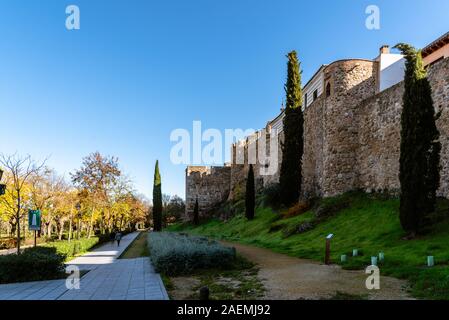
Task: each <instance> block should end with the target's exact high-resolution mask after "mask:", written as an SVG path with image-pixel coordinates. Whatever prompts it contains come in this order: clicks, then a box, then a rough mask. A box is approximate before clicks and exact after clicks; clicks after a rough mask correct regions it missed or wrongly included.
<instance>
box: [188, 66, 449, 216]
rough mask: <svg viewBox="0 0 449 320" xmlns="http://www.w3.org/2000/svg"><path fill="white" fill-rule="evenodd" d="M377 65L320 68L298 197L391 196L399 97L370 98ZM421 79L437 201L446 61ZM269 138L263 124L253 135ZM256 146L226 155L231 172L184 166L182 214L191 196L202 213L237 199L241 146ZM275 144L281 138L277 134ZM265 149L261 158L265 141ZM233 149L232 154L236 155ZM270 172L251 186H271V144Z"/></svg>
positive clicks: (447, 89)
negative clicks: (432, 128)
mask: <svg viewBox="0 0 449 320" xmlns="http://www.w3.org/2000/svg"><path fill="white" fill-rule="evenodd" d="M377 72H378V65H377V62H374V61H367V60H343V61H337V62H334V63H333V64H331V65H329V66H328V67H326V68H325V70H324V83H325V84H326V85H327V83H330V85H331V93H330V95H329V96H326V94H325V93H324V94H323V95H321V96H320V97H319V98H318V99H317V100H316V101H314V102H313V103H312V104H311V105H310V106H309V107H308V108H306V110H305V111H304V156H303V160H302V165H303V190H302V196H303V197H314V196H325V197H327V196H334V195H338V194H341V193H344V192H346V191H349V190H354V189H363V190H365V191H367V192H372V191H388V192H390V193H397V192H398V191H399V189H400V185H399V154H400V128H401V123H400V122H401V111H402V96H403V94H404V84H403V83H399V84H397V85H395V86H393V87H391V88H389V89H387V90H385V91H383V92H381V93H378V92H377V88H378V86H377V79H378V75H377ZM428 78H429V81H430V84H431V86H432V94H433V99H434V104H435V108H436V111H437V112H441V117H440V119H439V120H438V122H437V126H438V129H439V130H440V140H441V143H442V153H441V167H442V170H441V186H440V189H439V191H438V195H439V196H444V197H446V198H449V58H448V59H445V60H442V61H440V62H438V63H436V64H434V65H432V66H431V67H430V68H429V71H428ZM262 135H266V136H268V137H269V135H270V126H269V125H267V128H265V129H264V130H262V131H261V132H259V134H258V135H257V137H258V138H260V137H261V136H262ZM258 138H256V140H251V139H247V140H246V141H242V142H240V144H239V145H240V146H241V147H240V148H238V149H235V146H234V150H233V159H232V160H233V161H232V165H231V167H224V168H221V169H220V168H212V170H211V171H210V172H209V171H208V170H210V169H205V168H204V167H189V168H188V169H187V176H186V198H187V199H186V212H187V213H188V214H189V213H191V212H192V211H193V206H194V203H195V198H196V195H198V197H199V200H200V207H201V209H202V210H201V211H202V212H206V211H207V210H208V208H211V207H212V206H213V205H215V204H217V203H218V202H220V201H223V199H228V200H234V199H236V198H238V197H239V196H241V195H242V193H244V187H245V182H246V177H247V172H248V158H247V157H248V155H247V152H248V146H249V145H251V143H254V141H257V139H258ZM277 138H278V140H279V142H281V141H282V139H283V134H282V133H281V134H280V135H279V136H278V137H277ZM266 141H267V146H266V147H267V150H268V152H269V145H268V144H269V139H267V140H266ZM238 150H240V151H238ZM238 152H243V155H244V159H245V161H244V164H236V158H235V155H236V153H238ZM278 153H279V162H278V165H279V166H278V170H277V171H276V173H275V174H274V175H272V176H260V174H259V169H260V164H256V165H255V166H254V168H255V177H256V184H257V186H258V188H261V187H262V186H267V185H269V184H271V183H277V182H278V181H279V173H280V163H281V159H282V151H281V143H278Z"/></svg>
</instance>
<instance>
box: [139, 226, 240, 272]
mask: <svg viewBox="0 0 449 320" xmlns="http://www.w3.org/2000/svg"><path fill="white" fill-rule="evenodd" d="M148 247H149V249H150V257H151V261H152V262H153V264H154V267H155V269H156V271H157V272H161V273H163V274H166V275H169V276H173V275H180V274H189V273H191V272H193V271H195V270H198V269H207V268H226V267H229V266H230V265H231V264H232V262H233V261H234V259H235V257H236V253H235V249H234V248H229V247H225V246H223V245H221V244H219V243H218V242H216V241H211V240H209V239H207V238H205V237H196V236H190V235H187V234H180V233H169V232H161V233H150V234H149V235H148Z"/></svg>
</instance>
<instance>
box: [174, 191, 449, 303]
mask: <svg viewBox="0 0 449 320" xmlns="http://www.w3.org/2000/svg"><path fill="white" fill-rule="evenodd" d="M347 201H349V206H348V207H347V208H346V209H343V210H341V211H340V212H338V214H337V215H335V216H334V217H332V218H329V219H328V220H326V221H324V222H322V223H320V224H319V225H318V226H317V227H316V228H315V229H313V230H311V231H308V232H306V233H304V234H296V235H292V236H290V237H285V233H284V232H283V231H285V230H286V228H291V226H294V225H297V224H299V223H301V222H304V221H309V220H311V219H312V218H313V212H307V213H305V214H303V215H301V216H296V217H293V218H289V219H279V214H278V213H275V212H273V210H272V209H270V208H258V209H257V213H256V218H255V219H254V220H253V221H247V220H246V219H245V218H244V217H243V215H237V216H235V217H234V218H233V219H231V220H229V221H227V222H221V221H218V220H211V221H209V222H207V223H205V224H202V225H200V226H198V227H193V226H191V225H175V226H172V227H171V228H170V230H172V231H181V230H183V231H189V232H191V233H193V234H199V235H205V236H209V237H213V238H216V239H223V240H228V241H236V242H240V243H244V244H250V245H255V246H259V247H264V248H268V249H272V250H273V251H276V252H280V253H284V254H288V255H290V256H295V257H301V258H308V259H313V260H319V261H322V260H323V258H324V245H325V237H326V236H327V235H328V234H329V233H333V234H334V238H333V240H332V245H331V250H332V253H331V258H332V260H333V261H334V262H335V263H340V256H341V255H342V254H347V255H348V257H350V256H351V253H352V249H355V248H357V249H359V251H360V252H361V253H362V254H363V255H362V256H359V257H354V258H353V257H350V258H349V260H348V262H347V263H346V264H345V265H344V266H343V267H344V268H347V269H363V268H364V267H366V266H367V265H369V264H370V257H371V256H375V255H378V253H379V252H380V251H382V252H384V253H385V262H384V263H382V264H381V265H380V269H381V272H382V274H384V275H390V276H394V277H397V278H402V279H408V280H409V281H410V283H411V285H412V291H411V293H412V294H413V295H414V296H415V297H417V298H428V299H449V266H448V265H447V264H448V261H449V250H448V245H449V219H445V220H444V221H442V222H440V223H438V224H437V225H436V226H435V227H434V228H433V230H432V231H431V232H430V233H428V234H426V235H425V236H421V237H419V238H416V239H413V240H403V239H402V238H403V237H404V236H405V234H404V232H403V230H402V228H401V226H400V222H399V213H398V212H399V201H398V200H397V199H387V198H382V197H379V196H369V195H365V194H362V193H348V194H345V195H343V196H339V197H336V198H329V199H324V200H322V201H321V202H322V203H323V202H324V203H326V204H327V205H331V206H332V205H336V206H337V205H338V204H340V203H342V202H347ZM439 206H440V210H445V211H446V212H447V213H448V215H449V210H448V208H447V202H446V201H441V203H439ZM270 230H271V232H270ZM428 255H433V256H435V260H436V266H435V267H434V268H427V267H426V266H425V264H426V257H427V256H428Z"/></svg>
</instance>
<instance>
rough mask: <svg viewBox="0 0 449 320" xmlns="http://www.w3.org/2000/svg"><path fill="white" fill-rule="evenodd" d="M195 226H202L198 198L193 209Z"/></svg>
mask: <svg viewBox="0 0 449 320" xmlns="http://www.w3.org/2000/svg"><path fill="white" fill-rule="evenodd" d="M193 224H194V225H196V226H197V225H199V224H200V208H199V205H198V198H196V201H195V207H194V208H193Z"/></svg>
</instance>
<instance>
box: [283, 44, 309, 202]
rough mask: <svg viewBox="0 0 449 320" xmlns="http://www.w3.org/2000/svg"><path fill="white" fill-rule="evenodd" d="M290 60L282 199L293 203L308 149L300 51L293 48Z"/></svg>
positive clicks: (286, 90) (284, 122) (296, 198)
mask: <svg viewBox="0 0 449 320" xmlns="http://www.w3.org/2000/svg"><path fill="white" fill-rule="evenodd" d="M287 57H288V64H287V83H286V84H285V93H286V96H287V101H286V107H285V117H284V120H283V125H284V142H283V143H282V145H281V147H282V163H281V172H280V177H279V183H280V192H281V202H282V204H283V205H285V206H290V205H292V204H294V203H296V202H297V201H298V200H299V196H300V192H301V180H302V155H303V152H304V141H303V132H304V128H303V126H304V117H303V113H302V89H301V73H300V71H299V68H300V63H299V61H298V58H297V54H296V51H292V52H290V53H289V54H288V55H287Z"/></svg>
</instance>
